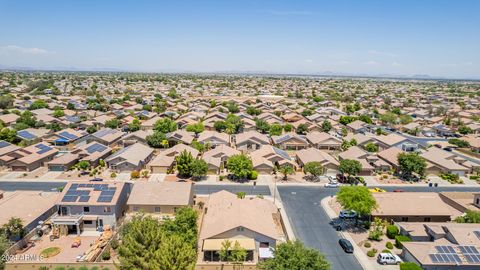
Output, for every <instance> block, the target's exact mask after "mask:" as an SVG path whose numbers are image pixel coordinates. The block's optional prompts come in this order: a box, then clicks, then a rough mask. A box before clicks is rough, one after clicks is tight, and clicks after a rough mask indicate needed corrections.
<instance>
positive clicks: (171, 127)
mask: <svg viewBox="0 0 480 270" xmlns="http://www.w3.org/2000/svg"><path fill="white" fill-rule="evenodd" d="M177 128H178V126H177V123H175V121H173V120H172V119H170V118H163V119H160V120H158V121H157V122H156V123H155V127H154V129H155V130H156V131H160V132H162V133H164V134H165V133H170V132H173V131H175V130H177Z"/></svg>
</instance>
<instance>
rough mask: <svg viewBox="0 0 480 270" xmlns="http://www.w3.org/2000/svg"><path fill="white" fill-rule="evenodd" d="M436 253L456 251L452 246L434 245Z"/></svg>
mask: <svg viewBox="0 0 480 270" xmlns="http://www.w3.org/2000/svg"><path fill="white" fill-rule="evenodd" d="M435 249H437V251H438V253H456V252H455V249H453V247H452V246H435Z"/></svg>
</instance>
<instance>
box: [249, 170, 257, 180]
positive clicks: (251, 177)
mask: <svg viewBox="0 0 480 270" xmlns="http://www.w3.org/2000/svg"><path fill="white" fill-rule="evenodd" d="M257 178H258V172H257V171H252V172H250V180H257Z"/></svg>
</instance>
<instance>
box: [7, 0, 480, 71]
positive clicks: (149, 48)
mask: <svg viewBox="0 0 480 270" xmlns="http://www.w3.org/2000/svg"><path fill="white" fill-rule="evenodd" d="M479 14H480V1H475V0H470V1H468V0H449V1H442V0H431V1H427V0H412V1H408V0H398V1H393V0H378V1H368V0H363V1H359V0H351V1H338V0H335V1H333V0H331V1H303V0H295V1H293V0H292V1H266V0H257V1H247V0H243V1H240V0H239V1H233V0H224V1H202V0H195V1H181V0H178V1H153V0H152V1H146V0H136V1H133V0H131V1H121V0H116V1H106V0H95V1H94V0H77V1H73V0H62V1H55V0H49V1H46V0H45V1H41V0H32V1H24V0H11V1H6V0H0V66H28V67H77V68H87V69H90V68H118V69H125V70H138V71H200V72H211V71H266V72H288V73H323V72H327V71H330V72H337V73H367V74H395V75H413V74H430V75H436V76H448V77H464V78H473V77H474V78H480V15H479Z"/></svg>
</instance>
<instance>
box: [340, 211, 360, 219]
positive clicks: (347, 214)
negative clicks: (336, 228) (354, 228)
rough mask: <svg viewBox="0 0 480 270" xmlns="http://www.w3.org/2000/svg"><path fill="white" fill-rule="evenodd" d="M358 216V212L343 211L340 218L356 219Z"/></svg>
mask: <svg viewBox="0 0 480 270" xmlns="http://www.w3.org/2000/svg"><path fill="white" fill-rule="evenodd" d="M356 216H357V212H355V211H353V210H352V211H350V210H342V211H340V215H339V217H340V218H354V217H356Z"/></svg>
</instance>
